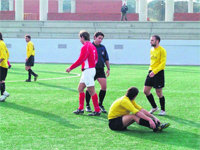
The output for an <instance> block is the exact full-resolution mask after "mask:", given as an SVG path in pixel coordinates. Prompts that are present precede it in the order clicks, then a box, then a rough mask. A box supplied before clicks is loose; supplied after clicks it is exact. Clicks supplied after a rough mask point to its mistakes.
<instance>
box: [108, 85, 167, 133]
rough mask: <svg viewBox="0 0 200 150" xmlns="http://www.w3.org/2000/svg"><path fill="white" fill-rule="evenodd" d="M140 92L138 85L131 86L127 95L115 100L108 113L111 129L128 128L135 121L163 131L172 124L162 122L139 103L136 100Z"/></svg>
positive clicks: (154, 129)
mask: <svg viewBox="0 0 200 150" xmlns="http://www.w3.org/2000/svg"><path fill="white" fill-rule="evenodd" d="M138 93H139V91H138V89H137V88H136V87H131V88H129V89H128V91H127V93H126V95H125V96H123V97H121V98H119V99H117V100H116V101H114V102H113V104H112V105H111V107H110V110H109V113H108V120H109V127H110V129H111V130H119V131H120V130H126V128H127V127H128V126H130V125H131V124H132V123H134V122H137V123H138V124H139V125H142V126H145V127H148V128H151V129H153V131H154V132H156V131H161V130H163V129H165V128H167V127H168V126H169V125H170V124H169V123H165V124H160V121H159V120H158V119H157V118H156V117H155V116H153V115H152V114H150V113H149V112H148V111H146V110H145V109H144V108H142V107H141V106H140V105H138V104H137V103H136V102H135V99H136V97H137V95H138ZM130 113H131V114H130Z"/></svg>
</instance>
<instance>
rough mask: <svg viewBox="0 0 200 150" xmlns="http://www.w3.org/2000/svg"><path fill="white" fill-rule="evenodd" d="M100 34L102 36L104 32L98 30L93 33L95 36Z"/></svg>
mask: <svg viewBox="0 0 200 150" xmlns="http://www.w3.org/2000/svg"><path fill="white" fill-rule="evenodd" d="M100 35H101V36H103V37H104V34H103V33H102V32H100V31H98V32H95V33H94V36H95V37H98V36H100Z"/></svg>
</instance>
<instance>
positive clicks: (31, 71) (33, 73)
mask: <svg viewBox="0 0 200 150" xmlns="http://www.w3.org/2000/svg"><path fill="white" fill-rule="evenodd" d="M28 72H30V73H31V74H32V75H33V76H37V75H36V74H35V72H33V70H31V69H29V70H28Z"/></svg>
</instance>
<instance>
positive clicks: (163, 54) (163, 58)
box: [152, 49, 167, 74]
mask: <svg viewBox="0 0 200 150" xmlns="http://www.w3.org/2000/svg"><path fill="white" fill-rule="evenodd" d="M166 60H167V53H166V51H165V50H164V49H162V50H161V60H160V64H159V65H158V67H156V68H155V69H153V70H152V72H153V73H154V74H157V73H158V72H159V71H161V70H163V68H165V65H166Z"/></svg>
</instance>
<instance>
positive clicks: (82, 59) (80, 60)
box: [66, 48, 87, 72]
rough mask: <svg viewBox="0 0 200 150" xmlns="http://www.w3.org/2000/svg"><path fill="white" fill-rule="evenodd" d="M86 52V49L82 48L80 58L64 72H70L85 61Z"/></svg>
mask: <svg viewBox="0 0 200 150" xmlns="http://www.w3.org/2000/svg"><path fill="white" fill-rule="evenodd" d="M86 52H87V49H84V48H82V49H81V53H80V56H79V58H78V59H77V61H76V62H75V63H74V64H72V65H71V66H70V67H69V68H68V69H67V70H66V71H67V72H70V71H71V70H73V69H74V68H76V67H78V66H80V65H81V64H82V63H83V62H84V61H85V60H86V58H87V53H86Z"/></svg>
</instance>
